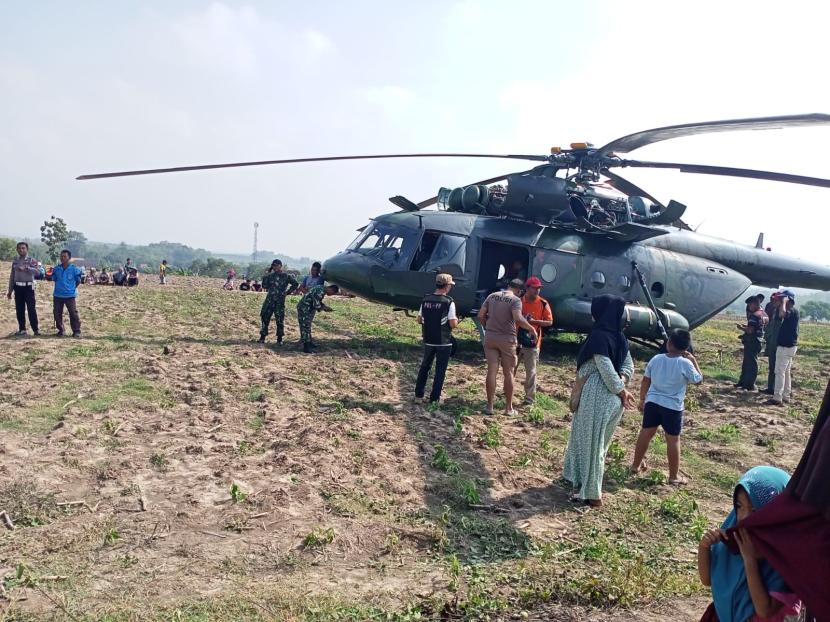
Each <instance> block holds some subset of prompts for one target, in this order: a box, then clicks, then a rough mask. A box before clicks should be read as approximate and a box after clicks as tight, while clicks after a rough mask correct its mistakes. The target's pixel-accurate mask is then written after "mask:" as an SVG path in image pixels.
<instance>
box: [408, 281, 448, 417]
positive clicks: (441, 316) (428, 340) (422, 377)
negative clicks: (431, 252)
mask: <svg viewBox="0 0 830 622" xmlns="http://www.w3.org/2000/svg"><path fill="white" fill-rule="evenodd" d="M453 285H455V283H454V282H453V280H452V276H451V275H449V274H438V275H436V277H435V292H433V293H432V294H427V295H426V296H424V299H423V301H422V302H421V309H420V311H419V312H418V323H419V324H421V327H422V331H423V337H424V360H423V361H421V369H419V370H418V381H417V382H416V383H415V398H416V399H423V397H424V389H425V388H426V384H427V376H428V375H429V370H430V369H432V363H433V361H436V363H435V377H434V378H433V380H432V392H431V393H430V394H429V401H430V402H432V403H437V402H438V401H439V400H440V399H441V389H443V388H444V376H445V375H446V373H447V365H449V363H450V353H451V352H452V329H453V328H455V327H456V326H457V325H458V316H457V315H456V314H455V302H453V299H452V298H450V297H449V293H450V289H452V286H453Z"/></svg>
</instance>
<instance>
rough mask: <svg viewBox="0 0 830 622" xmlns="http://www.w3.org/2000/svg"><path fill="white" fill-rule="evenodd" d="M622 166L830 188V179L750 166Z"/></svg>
mask: <svg viewBox="0 0 830 622" xmlns="http://www.w3.org/2000/svg"><path fill="white" fill-rule="evenodd" d="M620 166H631V167H634V168H669V169H677V170H678V171H680V172H681V173H701V174H703V175H723V176H726V177H746V178H748V179H767V180H769V181H784V182H787V183H791V184H803V185H805V186H819V187H821V188H830V179H822V178H820V177H806V176H804V175H790V174H789V173H775V172H772V171H756V170H754V169H749V168H733V167H731V166H708V165H706V164H678V163H677V162H645V161H642V160H622V161H621V162H620Z"/></svg>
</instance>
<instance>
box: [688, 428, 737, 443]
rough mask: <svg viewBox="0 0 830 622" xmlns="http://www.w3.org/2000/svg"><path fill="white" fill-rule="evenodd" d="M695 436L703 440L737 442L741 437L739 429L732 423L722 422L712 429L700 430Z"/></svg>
mask: <svg viewBox="0 0 830 622" xmlns="http://www.w3.org/2000/svg"><path fill="white" fill-rule="evenodd" d="M697 437H698V438H699V439H701V440H704V441H717V442H720V443H737V442H738V441H739V440H740V439H741V430H740V429H739V428H738V426H736V425H735V424H734V423H724V424H722V425H720V426H718V427H717V428H715V429H714V430H711V429H706V430H701V431H700V432H698V433H697Z"/></svg>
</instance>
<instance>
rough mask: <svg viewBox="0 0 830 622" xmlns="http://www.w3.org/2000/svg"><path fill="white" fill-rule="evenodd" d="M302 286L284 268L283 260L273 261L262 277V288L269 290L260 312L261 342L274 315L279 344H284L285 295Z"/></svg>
mask: <svg viewBox="0 0 830 622" xmlns="http://www.w3.org/2000/svg"><path fill="white" fill-rule="evenodd" d="M299 286H300V284H299V283H297V279H295V278H294V277H293V276H291V275H290V274H288V273H287V272H285V271H284V270H283V269H282V261H280V260H279V259H275V260H274V261H272V262H271V267H270V268H269V270H268V273H267V274H266V275H265V276H264V277H263V279H262V288H263V289H264V290H265V291H267V292H268V295H267V296H266V297H265V301H264V302H263V303H262V309H261V311H260V313H259V316H260V319H261V320H262V328H261V329H260V331H259V343H265V337H267V336H268V328H269V326H270V324H271V317H272V316H273V317H274V318H275V319H276V322H277V344H278V345H282V339H283V337H284V336H285V297H286V296H290V295H291V294H293V293H294V292H295V291H297V288H298V287H299Z"/></svg>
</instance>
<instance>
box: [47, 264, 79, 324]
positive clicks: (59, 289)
mask: <svg viewBox="0 0 830 622" xmlns="http://www.w3.org/2000/svg"><path fill="white" fill-rule="evenodd" d="M71 258H72V253H70V252H69V251H68V250H66V249H64V250H62V251H61V263H60V265H58V266H55V267H54V268H53V269H52V276H51V277H50V279H49V280H51V281H52V282H53V283H54V284H55V291H54V294H53V296H54V311H55V326H56V327H57V329H58V337H63V308H64V307H66V308H67V309H68V310H69V325H70V327H71V328H72V336H73V337H80V336H81V318H80V316H79V315H78V307H77V305H76V304H75V297H76V296H77V295H78V284H79V283H80V282H81V277H82V276H83V272H81V269H80V268H78V266H76V265H75V264H71V263H69V260H70V259H71Z"/></svg>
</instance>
